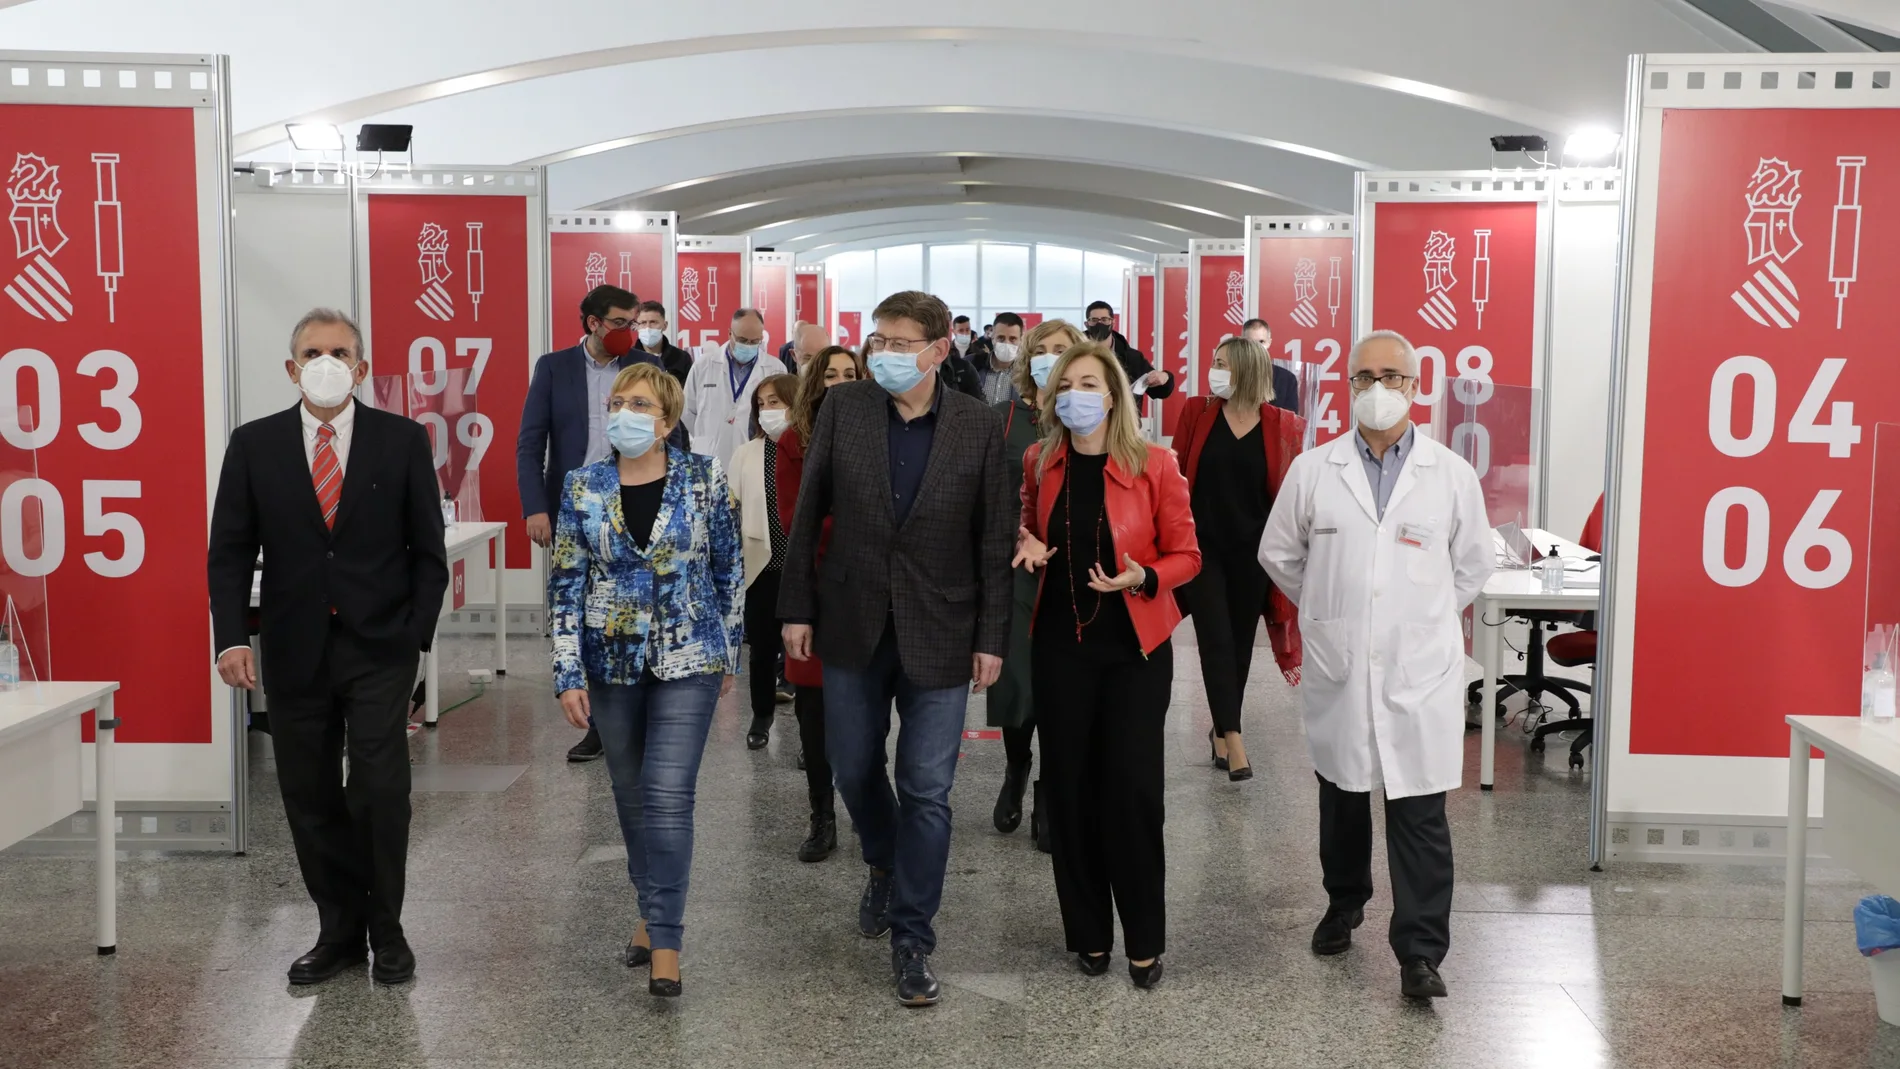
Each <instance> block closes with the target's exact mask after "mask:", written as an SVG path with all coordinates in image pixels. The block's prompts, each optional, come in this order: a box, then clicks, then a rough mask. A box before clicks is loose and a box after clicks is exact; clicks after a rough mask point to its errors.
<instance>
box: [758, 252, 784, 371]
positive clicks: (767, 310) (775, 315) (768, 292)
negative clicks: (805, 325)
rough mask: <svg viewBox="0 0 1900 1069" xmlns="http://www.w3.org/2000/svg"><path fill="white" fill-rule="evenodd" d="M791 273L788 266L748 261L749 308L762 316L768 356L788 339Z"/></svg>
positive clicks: (775, 351)
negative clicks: (749, 279)
mask: <svg viewBox="0 0 1900 1069" xmlns="http://www.w3.org/2000/svg"><path fill="white" fill-rule="evenodd" d="M791 273H792V267H791V265H790V264H774V263H761V262H760V261H758V260H753V261H752V307H754V308H757V309H758V310H759V311H760V312H761V313H762V314H764V316H765V351H766V352H768V353H777V352H778V347H779V346H781V345H783V344H785V343H786V342H788V341H791V340H792V322H793V319H792V307H791V304H790V298H791V290H790V287H791Z"/></svg>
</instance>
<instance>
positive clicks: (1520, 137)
mask: <svg viewBox="0 0 1900 1069" xmlns="http://www.w3.org/2000/svg"><path fill="white" fill-rule="evenodd" d="M1491 151H1492V152H1549V151H1550V139H1549V138H1547V137H1543V136H1541V135H1538V134H1499V135H1497V136H1496V137H1493V138H1492V139H1491Z"/></svg>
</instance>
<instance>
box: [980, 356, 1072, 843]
mask: <svg viewBox="0 0 1900 1069" xmlns="http://www.w3.org/2000/svg"><path fill="white" fill-rule="evenodd" d="M1080 344H1082V332H1081V331H1079V330H1077V329H1075V327H1074V326H1072V325H1070V324H1069V323H1068V321H1066V320H1062V319H1045V320H1043V321H1042V322H1041V323H1038V324H1036V326H1035V327H1033V328H1031V329H1030V331H1029V333H1028V334H1027V335H1025V336H1024V337H1023V341H1022V349H1021V355H1019V356H1017V357H1016V359H1015V362H1014V363H1013V364H1012V365H1010V368H1009V374H1010V376H1011V378H1012V385H1014V386H1015V387H1016V399H1015V400H1011V401H1003V402H999V403H997V404H995V405H991V406H990V407H992V408H994V409H995V410H996V411H997V413H998V414H999V415H1001V416H1002V417H1003V450H1004V452H1005V453H1007V454H1008V455H1009V456H1010V457H1012V458H1014V459H1015V461H1016V463H1017V465H1018V467H1019V469H1020V466H1021V464H1022V457H1023V454H1025V453H1027V452H1029V447H1030V446H1032V445H1035V444H1036V442H1037V441H1038V440H1039V439H1041V437H1042V410H1041V408H1040V403H1041V397H1042V388H1043V386H1044V384H1045V383H1046V382H1047V381H1048V378H1049V371H1050V369H1051V368H1053V367H1055V364H1056V358H1057V357H1060V356H1061V355H1062V354H1063V352H1064V351H1066V350H1067V349H1069V348H1070V347H1072V346H1076V345H1080ZM1017 489H1018V492H1019V493H1020V492H1021V485H1020V484H1018V487H1017ZM1015 584H1016V585H1015V608H1014V611H1013V612H1012V613H1011V614H1010V622H1009V652H1008V654H1007V655H1005V656H1004V658H1003V674H1002V675H1001V676H1000V677H998V678H997V680H996V685H995V686H992V687H991V688H990V697H989V702H988V709H989V711H988V714H987V715H988V721H989V726H991V727H993V728H1001V729H1002V732H1003V753H1004V756H1005V759H1006V760H1007V761H1008V765H1007V766H1006V767H1005V769H1004V771H1003V789H1002V790H1001V791H1000V792H999V793H998V794H997V796H996V807H995V808H994V809H992V810H991V811H990V823H991V824H993V825H995V827H996V830H997V831H1000V832H1002V833H1003V834H1005V835H1008V834H1009V833H1010V832H1013V831H1015V830H1016V828H1017V827H1018V826H1019V825H1021V824H1022V822H1023V793H1024V791H1025V789H1026V788H1027V787H1028V784H1029V771H1030V767H1031V765H1033V764H1034V755H1035V751H1034V750H1033V749H1032V748H1031V744H1032V743H1033V742H1034V740H1035V736H1036V708H1035V703H1034V701H1033V700H1032V698H1031V697H1030V693H1031V692H1030V680H1029V677H1030V668H1029V618H1030V616H1032V615H1033V614H1034V613H1035V610H1036V577H1035V575H1033V574H1032V573H1031V572H1029V570H1028V569H1024V568H1018V569H1016V577H1015ZM1047 815H1048V814H1047V813H1046V812H1045V811H1044V809H1043V807H1042V781H1041V780H1037V781H1036V790H1035V795H1034V797H1033V799H1032V800H1031V803H1030V809H1029V832H1030V835H1031V836H1032V837H1033V838H1034V839H1035V843H1036V849H1038V850H1041V851H1042V852H1043V853H1045V854H1046V853H1049V852H1050V849H1051V845H1050V842H1049V822H1048V821H1047V820H1046V819H1044V818H1045V817H1047Z"/></svg>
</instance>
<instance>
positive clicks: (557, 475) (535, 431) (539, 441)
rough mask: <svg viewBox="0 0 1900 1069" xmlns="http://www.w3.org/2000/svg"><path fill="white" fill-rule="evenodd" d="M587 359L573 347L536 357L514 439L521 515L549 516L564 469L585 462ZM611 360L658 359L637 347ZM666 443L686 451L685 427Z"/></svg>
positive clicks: (618, 364) (620, 362)
mask: <svg viewBox="0 0 1900 1069" xmlns="http://www.w3.org/2000/svg"><path fill="white" fill-rule="evenodd" d="M586 359H588V356H587V351H586V350H585V349H584V348H582V347H581V346H579V345H576V346H574V347H572V348H570V349H561V350H559V351H556V352H552V353H547V354H544V355H543V356H542V357H541V359H539V360H537V361H535V365H534V378H533V379H532V380H530V381H529V383H528V400H527V403H526V404H523V405H522V406H521V431H520V433H519V434H518V435H516V437H515V483H516V489H517V491H518V492H519V493H520V494H521V515H522V516H523V517H524V518H525V517H528V516H533V515H535V514H536V513H542V512H545V513H547V514H548V517H549V518H550V519H552V518H553V516H554V513H555V512H556V511H558V509H559V508H560V504H561V484H562V483H563V482H564V481H565V480H566V479H567V473H568V472H571V471H573V470H574V469H575V468H578V467H580V466H581V465H582V464H584V463H586V462H587V406H588V403H589V402H588V400H587V375H586V373H585V372H584V371H583V370H582V367H583V365H582V361H584V360H586ZM614 364H615V366H616V367H622V368H625V367H631V366H632V365H634V364H655V365H660V361H659V359H658V358H657V357H655V356H653V355H651V354H648V353H643V352H639V351H635V352H631V353H628V354H627V355H626V356H623V357H620V358H619V359H618V360H616V361H615V362H614ZM660 366H664V365H660ZM669 441H671V442H672V444H674V445H676V446H678V447H679V448H681V449H685V448H686V438H685V431H684V429H683V428H677V427H676V428H674V431H673V434H672V435H671V436H670V437H669Z"/></svg>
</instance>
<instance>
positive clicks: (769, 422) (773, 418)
mask: <svg viewBox="0 0 1900 1069" xmlns="http://www.w3.org/2000/svg"><path fill="white" fill-rule="evenodd" d="M789 418H790V413H788V412H786V411H785V410H784V409H782V408H761V409H759V429H760V430H762V431H764V432H765V436H766V437H767V438H770V439H772V440H773V441H775V442H776V441H778V436H779V435H781V434H784V433H785V426H786V420H787V419H789Z"/></svg>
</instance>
